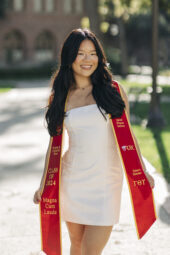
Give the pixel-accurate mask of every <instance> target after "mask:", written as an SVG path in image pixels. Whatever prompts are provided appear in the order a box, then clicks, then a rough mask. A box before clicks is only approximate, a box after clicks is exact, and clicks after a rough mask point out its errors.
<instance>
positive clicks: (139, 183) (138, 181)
mask: <svg viewBox="0 0 170 255" xmlns="http://www.w3.org/2000/svg"><path fill="white" fill-rule="evenodd" d="M133 185H134V186H135V187H137V186H142V185H143V186H144V185H145V179H142V180H137V181H133Z"/></svg>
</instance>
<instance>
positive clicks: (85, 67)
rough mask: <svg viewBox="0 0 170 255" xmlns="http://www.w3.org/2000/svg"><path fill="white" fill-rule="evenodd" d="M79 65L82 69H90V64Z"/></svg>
mask: <svg viewBox="0 0 170 255" xmlns="http://www.w3.org/2000/svg"><path fill="white" fill-rule="evenodd" d="M80 67H81V68H82V69H84V70H90V69H91V67H92V65H81V66H80Z"/></svg>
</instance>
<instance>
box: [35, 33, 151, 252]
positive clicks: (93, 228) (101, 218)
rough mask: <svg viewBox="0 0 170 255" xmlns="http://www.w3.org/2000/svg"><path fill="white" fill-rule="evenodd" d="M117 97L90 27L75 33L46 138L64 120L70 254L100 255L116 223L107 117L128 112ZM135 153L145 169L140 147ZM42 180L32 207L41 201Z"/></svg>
mask: <svg viewBox="0 0 170 255" xmlns="http://www.w3.org/2000/svg"><path fill="white" fill-rule="evenodd" d="M121 94H122V95H123V98H122V97H121V96H120V94H119V93H118V92H117V90H116V89H115V88H114V87H113V86H112V74H111V73H110V71H109V70H108V68H107V61H106V57H105V54H104V52H103V49H102V46H101V44H100V42H99V41H98V39H97V38H96V36H95V35H94V34H93V33H92V32H91V31H89V30H88V29H75V30H73V31H72V32H71V33H70V34H69V36H68V37H67V38H66V40H65V42H64V45H63V48H62V52H61V66H60V68H59V70H58V71H57V73H56V74H55V75H54V79H53V87H52V95H51V99H50V103H49V106H48V110H47V113H46V121H47V124H48V131H49V134H50V135H51V136H54V135H56V134H58V133H59V130H56V126H58V127H59V126H60V125H61V124H62V123H63V121H64V126H65V128H66V129H67V132H68V136H69V149H68V150H67V151H66V153H65V154H64V156H63V158H62V175H61V217H62V219H63V220H64V221H65V222H66V225H67V228H68V232H69V236H70V241H71V248H70V254H71V255H80V254H81V255H87V254H88V255H94V254H95V255H99V254H101V252H102V250H103V248H104V247H105V245H106V243H107V241H108V239H109V236H110V234H111V231H112V228H113V226H114V224H116V223H118V221H119V213H120V202H121V191H122V181H123V171H122V166H121V162H120V159H119V155H118V151H117V146H116V142H115V138H114V136H113V132H112V129H111V124H110V122H109V114H110V115H111V116H112V118H113V117H114V118H116V117H121V115H122V113H123V110H124V108H126V110H127V112H128V113H129V105H128V100H127V96H126V94H125V92H124V90H123V88H122V87H121ZM66 98H67V100H66ZM65 102H67V103H66V108H65ZM133 136H134V134H133ZM134 139H135V141H136V138H135V136H134ZM137 150H138V153H139V156H140V158H141V162H142V165H143V168H144V169H145V165H144V163H143V161H142V157H141V154H140V151H139V148H138V145H137ZM48 153H49V149H48V151H47V155H48ZM46 164H47V157H46V162H45V165H46ZM44 178H45V177H44V175H43V177H42V181H41V184H40V188H39V189H38V190H37V191H36V192H35V195H34V202H35V203H39V202H40V200H41V195H40V194H41V190H42V183H43V180H44ZM147 178H148V181H149V183H150V185H151V187H152V188H153V187H154V180H153V178H152V177H151V176H150V175H149V174H147Z"/></svg>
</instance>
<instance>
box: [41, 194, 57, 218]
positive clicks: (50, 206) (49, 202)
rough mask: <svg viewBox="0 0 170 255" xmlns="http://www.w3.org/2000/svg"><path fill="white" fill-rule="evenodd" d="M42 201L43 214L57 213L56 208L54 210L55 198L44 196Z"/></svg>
mask: <svg viewBox="0 0 170 255" xmlns="http://www.w3.org/2000/svg"><path fill="white" fill-rule="evenodd" d="M43 203H45V209H44V211H43V212H44V214H48V215H56V214H57V210H56V204H57V199H55V198H47V197H44V198H43Z"/></svg>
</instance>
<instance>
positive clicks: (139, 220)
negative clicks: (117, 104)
mask: <svg viewBox="0 0 170 255" xmlns="http://www.w3.org/2000/svg"><path fill="white" fill-rule="evenodd" d="M113 86H115V87H116V89H117V90H118V92H119V93H120V90H119V86H118V84H117V82H115V81H114V82H113ZM110 121H111V125H112V128H113V134H114V136H115V138H116V142H117V146H118V148H119V154H120V158H121V160H122V163H123V167H124V172H125V176H126V180H127V182H128V187H129V193H130V197H131V204H132V208H133V215H134V220H135V225H136V231H137V235H138V238H139V239H140V238H142V237H143V235H144V234H145V233H146V232H147V231H148V229H149V228H150V227H151V225H152V224H153V223H154V222H155V220H156V218H157V217H156V212H155V205H154V198H153V193H152V189H151V187H150V184H149V182H148V180H147V178H146V176H145V174H144V171H143V167H142V164H141V161H140V158H139V155H138V152H137V150H136V145H135V142H134V139H133V136H132V133H131V127H130V124H129V121H128V117H127V115H126V112H125V111H124V112H123V115H122V116H121V118H115V119H111V120H110ZM62 140H63V137H62V134H61V135H57V136H54V137H51V139H50V153H49V155H48V162H47V168H46V176H45V180H44V184H43V190H42V194H41V202H40V223H41V224H40V225H41V240H42V242H41V244H42V250H43V251H44V252H45V253H46V254H47V255H61V254H62V239H61V238H62V232H61V218H60V178H61V153H62Z"/></svg>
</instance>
